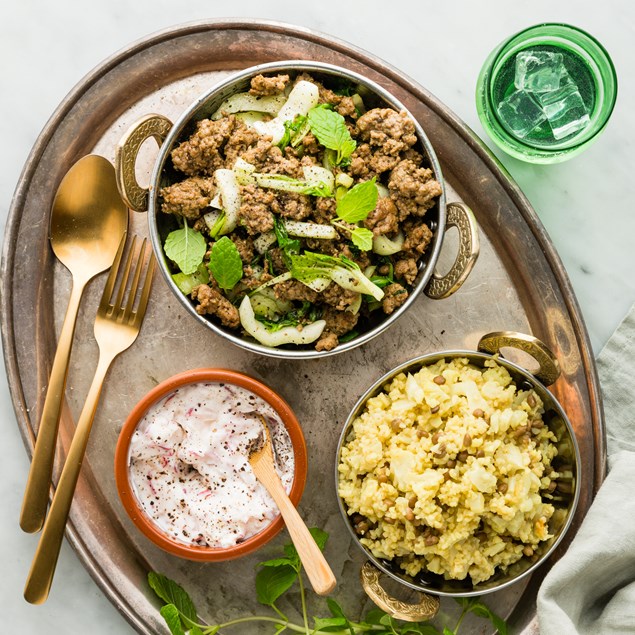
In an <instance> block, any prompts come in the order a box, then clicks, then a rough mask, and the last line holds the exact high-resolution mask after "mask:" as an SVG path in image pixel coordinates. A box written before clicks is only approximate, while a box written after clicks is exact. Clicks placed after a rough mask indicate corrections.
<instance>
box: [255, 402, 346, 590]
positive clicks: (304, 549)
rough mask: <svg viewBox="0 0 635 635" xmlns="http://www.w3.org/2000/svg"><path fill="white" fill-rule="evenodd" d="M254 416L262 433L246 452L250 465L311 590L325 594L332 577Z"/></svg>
mask: <svg viewBox="0 0 635 635" xmlns="http://www.w3.org/2000/svg"><path fill="white" fill-rule="evenodd" d="M253 414H254V416H256V417H258V418H259V419H260V421H261V422H262V426H263V432H262V434H261V436H260V437H259V438H258V439H257V441H256V443H254V445H253V446H252V447H251V448H250V450H249V465H251V469H252V470H253V472H254V474H255V475H256V478H257V479H258V480H259V481H260V482H261V483H262V484H263V485H264V487H265V489H266V490H267V491H268V492H269V494H270V495H271V498H273V500H274V501H275V503H276V505H277V506H278V509H279V510H280V514H282V518H283V519H284V522H285V524H286V526H287V530H288V531H289V535H290V536H291V540H292V541H293V544H294V546H295V548H296V551H297V552H298V555H299V556H300V560H301V561H302V566H303V567H304V570H305V571H306V574H307V577H308V578H309V581H310V582H311V585H312V586H313V590H314V591H315V592H316V593H317V594H318V595H328V594H329V593H330V592H331V591H332V590H333V589H334V588H335V584H336V580H335V576H334V575H333V572H332V571H331V568H330V567H329V563H328V562H327V561H326V558H325V557H324V554H323V553H322V552H321V551H320V548H319V547H318V546H317V544H316V543H315V540H313V536H311V533H310V532H309V530H308V529H307V526H306V525H305V524H304V521H303V520H302V518H301V517H300V514H299V513H298V511H297V509H296V508H295V507H294V505H293V503H292V502H291V500H290V499H289V497H288V496H287V492H286V491H285V489H284V486H283V485H282V482H281V481H280V477H279V476H278V472H277V471H276V468H275V464H274V459H273V449H272V445H271V434H270V432H269V426H268V425H267V421H266V420H265V418H264V417H263V416H262V415H261V414H260V413H258V412H254V413H253Z"/></svg>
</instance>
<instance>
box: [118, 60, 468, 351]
mask: <svg viewBox="0 0 635 635" xmlns="http://www.w3.org/2000/svg"><path fill="white" fill-rule="evenodd" d="M276 72H284V73H289V74H291V75H292V76H293V75H297V74H299V73H303V72H307V73H311V74H312V75H313V76H314V77H315V78H316V79H318V80H321V81H323V82H325V83H326V85H327V86H328V84H329V81H331V82H332V81H333V80H337V81H340V82H341V80H345V81H347V82H350V83H351V84H352V85H353V86H355V90H356V91H357V92H359V93H360V94H361V95H362V96H363V97H364V101H365V103H366V104H367V105H368V106H369V107H370V108H374V107H378V106H383V107H385V106H388V107H391V108H394V109H395V110H398V111H401V110H405V111H407V109H406V108H405V107H404V105H403V104H402V103H401V102H400V101H398V100H397V99H396V98H395V97H393V96H392V95H391V94H390V93H389V92H388V91H386V90H385V89H384V88H382V87H381V86H380V85H379V84H376V83H375V82H373V81H371V80H369V79H367V78H365V77H363V76H361V75H359V74H357V73H354V72H352V71H349V70H346V69H344V68H340V67H337V66H333V65H330V64H324V63H319V62H309V61H301V60H300V61H298V60H291V61H282V62H273V63H269V64H261V65H259V66H253V67H251V68H247V69H245V70H243V71H240V72H238V73H236V74H235V75H232V76H231V77H229V78H227V79H224V80H223V81H222V82H220V83H218V84H216V85H215V86H213V87H212V88H211V89H210V90H209V91H208V92H207V93H205V94H204V95H202V96H201V97H199V98H198V99H197V100H196V101H195V102H194V103H193V104H192V105H191V106H190V107H189V108H188V109H187V110H186V111H185V112H184V113H183V114H182V115H181V117H180V118H179V119H178V120H177V121H176V123H174V124H172V122H171V121H169V120H168V119H167V118H166V117H163V116H162V115H147V116H145V117H143V118H142V119H141V120H140V121H138V122H137V123H136V124H135V125H133V127H132V128H131V129H130V130H129V131H128V132H127V133H126V134H125V135H124V137H123V138H122V140H121V142H120V144H119V147H118V149H117V157H116V168H117V178H118V183H119V189H120V192H121V195H122V197H123V198H124V200H125V201H126V202H127V204H128V205H129V207H131V208H132V209H134V210H136V211H139V212H144V211H146V210H147V212H148V223H149V232H150V237H151V240H152V246H153V248H154V252H155V254H156V256H157V260H158V261H159V264H160V268H161V271H162V273H163V276H164V278H165V281H166V282H167V284H168V286H169V287H170V288H171V289H172V291H173V292H174V294H175V296H176V297H177V298H178V299H179V301H180V302H181V304H182V305H183V306H184V307H185V308H186V309H187V311H188V313H190V315H192V317H193V318H195V319H196V320H198V321H199V322H201V323H203V324H205V325H206V326H207V327H209V328H210V329H211V330H212V331H214V332H215V333H216V334H218V335H220V336H221V337H224V338H225V339H227V340H229V341H231V342H233V343H234V344H236V345H237V346H240V347H242V348H245V349H247V350H250V351H253V352H256V353H260V354H263V355H268V356H271V357H282V358H286V359H308V358H314V357H326V356H328V355H333V354H337V353H342V352H344V351H347V350H351V349H352V348H355V347H356V346H360V345H361V344H363V343H365V342H367V341H369V340H371V339H372V338H373V337H375V336H377V335H379V334H380V333H381V332H382V331H384V330H385V329H387V328H388V327H389V326H390V325H391V324H393V323H394V322H395V321H396V320H397V319H399V317H400V316H401V315H403V314H404V312H405V311H407V310H408V308H409V307H410V306H411V305H412V303H413V302H414V301H415V300H416V299H417V297H418V295H419V294H420V293H425V294H426V295H428V296H429V297H431V298H436V299H441V298H445V297H448V296H449V295H451V294H452V293H454V292H455V291H456V290H458V289H459V287H460V286H461V285H462V284H463V282H464V281H465V279H466V278H467V276H468V275H469V272H470V271H471V269H472V267H473V265H474V263H475V261H476V258H477V256H478V249H479V247H478V233H477V229H476V221H475V220H474V217H473V215H472V212H471V211H470V210H469V208H467V207H466V206H465V205H463V204H462V203H451V204H446V200H445V193H443V194H442V195H441V197H440V198H439V200H438V202H437V203H436V205H435V206H434V207H433V208H432V209H430V210H429V211H428V212H427V215H426V218H427V220H428V225H429V227H430V229H431V230H432V232H433V239H432V242H431V245H430V247H429V248H428V251H427V252H426V253H425V254H424V255H423V258H422V259H421V261H420V265H419V274H418V276H417V278H416V280H415V284H414V285H413V289H412V292H411V293H410V296H409V297H408V299H407V300H406V302H405V303H404V304H403V305H402V306H401V307H399V308H398V309H397V310H396V311H395V312H394V313H393V314H391V315H390V316H383V317H382V318H381V319H379V318H378V319H376V321H375V322H371V323H370V324H369V326H368V328H367V329H366V330H365V331H364V332H362V333H360V335H358V336H357V337H355V338H354V339H352V340H350V341H349V342H346V343H342V344H340V345H338V346H337V347H336V348H334V349H333V350H331V351H316V350H315V349H314V348H313V347H312V345H310V344H309V345H306V346H305V347H298V346H296V347H293V348H291V347H288V348H270V347H267V346H263V345H262V344H259V343H258V342H256V341H255V340H251V339H245V338H243V337H240V335H238V334H236V332H233V331H231V330H229V329H226V328H223V327H222V326H220V325H218V324H216V323H215V322H214V321H213V320H212V319H210V318H208V317H206V316H202V315H199V314H198V313H197V312H196V310H195V308H194V305H193V303H192V302H191V301H190V299H189V298H188V297H186V296H184V295H183V293H181V291H179V289H178V287H177V286H176V284H175V283H174V281H173V280H172V276H171V270H170V264H169V262H168V261H167V259H166V256H165V254H164V253H163V246H162V245H163V241H164V239H165V237H166V235H167V234H168V233H169V232H170V231H171V230H172V229H174V226H173V225H172V223H173V222H174V220H173V219H172V218H171V217H170V216H169V215H167V214H163V213H161V212H160V202H159V194H158V193H159V191H160V189H161V187H163V186H164V185H167V184H169V183H170V182H171V181H170V172H169V167H168V166H169V156H170V153H171V151H172V150H173V148H174V147H176V146H177V145H178V144H179V143H180V142H182V141H184V140H185V139H187V138H188V137H189V136H190V135H191V134H192V132H193V131H194V128H195V125H196V122H198V121H200V120H201V119H205V118H207V117H209V116H210V115H211V114H212V113H213V112H215V111H216V110H217V109H218V107H219V106H220V104H221V103H222V102H223V101H224V100H225V99H227V98H228V97H229V96H230V95H232V94H234V93H237V92H243V91H245V90H247V89H248V88H249V84H250V81H251V79H252V77H254V76H255V75H258V74H261V73H276ZM410 118H411V119H412V121H413V122H414V124H415V128H416V133H417V137H418V147H417V149H418V150H419V151H420V152H421V153H422V154H423V156H424V157H425V160H426V162H427V163H428V165H429V167H430V168H431V169H432V171H433V173H434V175H435V178H436V179H437V180H438V181H439V182H440V183H441V184H442V185H443V176H442V174H441V168H440V165H439V162H438V160H437V157H436V155H435V153H434V150H433V148H432V145H431V144H430V141H429V140H428V138H427V137H426V134H425V132H424V131H423V129H422V128H421V125H420V124H419V123H418V122H417V121H416V120H415V119H414V117H412V115H410ZM149 137H154V138H155V139H156V140H157V142H158V143H159V144H160V146H161V147H160V150H159V154H158V157H157V159H156V162H155V164H154V168H153V170H152V174H151V177H150V187H149V189H148V190H146V189H144V188H141V187H140V186H139V184H138V182H137V179H136V175H135V163H136V157H137V154H138V152H139V149H140V147H141V145H142V144H143V143H144V141H145V140H146V139H148V138H149ZM450 226H453V227H456V228H457V229H458V232H459V247H458V254H457V257H456V260H455V262H454V265H453V266H452V267H451V269H450V270H449V271H448V272H447V273H446V274H445V275H443V276H439V275H437V274H435V273H434V266H435V264H436V262H437V260H438V258H439V253H440V251H441V246H442V243H443V237H444V234H445V230H446V229H447V228H448V227H450Z"/></svg>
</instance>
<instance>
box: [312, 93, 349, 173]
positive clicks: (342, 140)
mask: <svg viewBox="0 0 635 635" xmlns="http://www.w3.org/2000/svg"><path fill="white" fill-rule="evenodd" d="M308 118H309V127H310V128H311V132H312V133H313V134H314V135H315V138H316V139H317V140H318V142H319V143H321V144H322V145H323V146H324V147H325V148H328V149H329V150H335V151H336V152H337V156H336V163H337V165H340V164H341V163H342V162H344V161H345V160H346V159H349V158H350V156H351V155H352V154H353V152H354V151H355V148H356V147H357V143H356V142H355V140H354V139H353V138H352V137H351V133H350V132H349V131H348V128H347V127H346V120H345V119H344V117H342V115H340V114H339V113H337V112H335V111H334V110H331V108H330V107H329V106H328V105H326V104H320V105H319V106H315V107H314V108H311V110H309V113H308Z"/></svg>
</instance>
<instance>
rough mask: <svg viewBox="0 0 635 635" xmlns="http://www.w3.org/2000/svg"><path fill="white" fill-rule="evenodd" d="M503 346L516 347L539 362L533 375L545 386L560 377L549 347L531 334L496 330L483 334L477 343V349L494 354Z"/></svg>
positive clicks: (558, 365) (554, 357) (558, 367)
mask: <svg viewBox="0 0 635 635" xmlns="http://www.w3.org/2000/svg"><path fill="white" fill-rule="evenodd" d="M504 346H509V347H511V348H517V349H518V350H520V351H523V352H525V353H527V354H529V355H531V356H532V357H533V358H534V359H535V360H536V361H537V362H538V364H539V367H540V368H539V369H538V371H537V372H536V373H532V374H533V375H535V376H536V377H537V378H538V379H539V380H540V381H541V382H542V383H543V384H544V385H545V386H549V385H550V384H553V383H554V382H555V381H556V379H558V377H560V364H558V360H557V359H556V356H555V355H554V354H553V353H552V352H551V350H550V349H549V347H548V346H547V345H546V344H545V343H544V342H543V341H541V340H539V339H538V338H537V337H534V336H533V335H525V334H524V333H517V332H515V331H496V332H494V333H487V334H486V335H483V337H481V339H480V340H479V343H478V350H479V351H481V352H485V353H492V354H493V355H495V354H496V353H498V352H500V349H501V348H503V347H504Z"/></svg>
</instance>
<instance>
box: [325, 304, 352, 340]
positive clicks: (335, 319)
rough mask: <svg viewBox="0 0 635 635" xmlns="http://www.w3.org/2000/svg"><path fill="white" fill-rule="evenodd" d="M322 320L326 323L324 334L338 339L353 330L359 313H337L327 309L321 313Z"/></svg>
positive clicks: (334, 310)
mask: <svg viewBox="0 0 635 635" xmlns="http://www.w3.org/2000/svg"><path fill="white" fill-rule="evenodd" d="M322 319H323V320H325V321H326V326H325V327H324V332H328V333H333V334H334V335H337V336H338V337H339V336H341V335H344V334H345V333H348V332H349V331H351V330H352V329H354V328H355V326H356V325H357V321H358V320H359V313H351V311H338V310H336V309H332V308H330V307H327V308H326V309H324V312H323V313H322Z"/></svg>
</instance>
